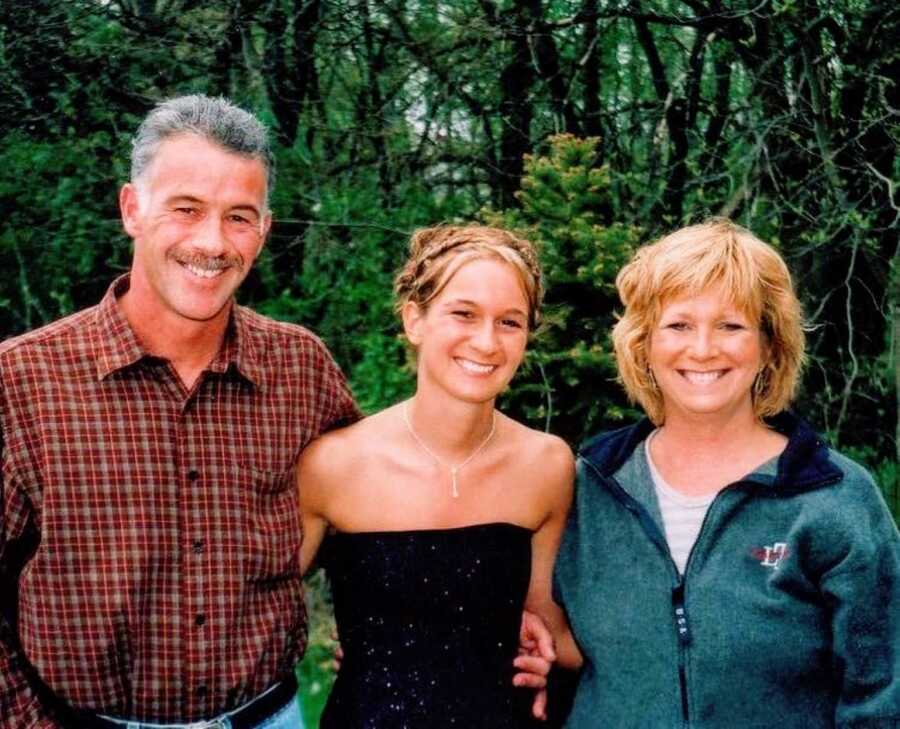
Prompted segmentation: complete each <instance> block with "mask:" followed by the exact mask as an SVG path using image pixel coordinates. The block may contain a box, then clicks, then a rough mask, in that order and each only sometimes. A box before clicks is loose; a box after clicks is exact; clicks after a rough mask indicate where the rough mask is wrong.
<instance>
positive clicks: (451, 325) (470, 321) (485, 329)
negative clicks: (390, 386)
mask: <svg viewBox="0 0 900 729" xmlns="http://www.w3.org/2000/svg"><path fill="white" fill-rule="evenodd" d="M403 324H404V328H405V330H406V336H407V337H408V339H409V341H410V342H411V343H412V345H413V346H414V347H416V350H417V360H418V387H419V390H420V391H422V390H425V389H431V388H437V389H440V390H443V391H444V392H445V393H447V394H449V395H450V396H451V397H454V398H457V399H460V400H465V401H467V402H473V403H474V402H478V403H481V402H488V401H491V400H493V399H494V398H495V397H496V396H497V395H498V394H499V393H500V392H502V391H503V390H504V388H505V387H506V386H507V385H508V384H509V381H510V380H511V379H512V377H513V375H514V374H515V372H516V369H517V368H518V366H519V364H520V363H521V362H522V357H523V356H524V354H525V345H526V343H527V340H528V301H527V298H526V296H525V291H524V288H523V286H522V282H521V279H520V277H519V274H518V272H517V271H516V269H515V268H513V266H511V265H510V264H508V263H506V262H503V261H500V260H497V259H495V258H478V259H475V260H472V261H469V262H468V263H465V264H464V265H462V266H461V267H460V268H459V270H458V271H457V272H456V273H455V274H454V275H453V277H452V278H451V279H450V280H449V281H448V282H447V284H446V285H445V286H444V288H443V289H442V290H441V292H440V293H439V294H438V295H437V296H435V297H434V298H433V299H432V300H431V301H430V302H429V304H428V308H427V310H425V311H423V310H422V309H421V308H420V307H419V306H418V305H416V304H415V303H413V302H408V303H407V304H406V305H405V306H404V308H403Z"/></svg>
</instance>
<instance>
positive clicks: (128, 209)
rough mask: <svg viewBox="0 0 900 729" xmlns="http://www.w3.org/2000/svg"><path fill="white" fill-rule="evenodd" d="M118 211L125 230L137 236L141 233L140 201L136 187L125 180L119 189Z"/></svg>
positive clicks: (134, 236)
mask: <svg viewBox="0 0 900 729" xmlns="http://www.w3.org/2000/svg"><path fill="white" fill-rule="evenodd" d="M119 212H120V214H121V215H122V226H123V227H124V228H125V232H126V233H128V235H130V236H131V237H132V238H137V237H138V236H139V235H140V233H141V202H140V200H139V199H138V191H137V188H136V187H135V186H134V184H133V183H131V182H126V183H125V184H124V185H122V189H121V190H119Z"/></svg>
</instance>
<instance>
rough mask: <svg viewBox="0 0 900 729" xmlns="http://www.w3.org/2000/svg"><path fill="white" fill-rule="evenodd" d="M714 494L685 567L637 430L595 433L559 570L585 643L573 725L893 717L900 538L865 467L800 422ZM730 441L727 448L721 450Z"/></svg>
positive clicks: (557, 585)
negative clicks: (667, 531)
mask: <svg viewBox="0 0 900 729" xmlns="http://www.w3.org/2000/svg"><path fill="white" fill-rule="evenodd" d="M770 425H771V426H772V427H774V428H775V429H776V430H778V431H780V432H781V433H783V434H784V435H786V436H787V437H788V439H789V441H788V445H787V447H786V449H785V451H784V452H783V453H782V455H781V456H780V457H779V459H778V461H777V463H775V462H774V461H773V462H772V463H770V464H767V466H764V467H762V468H760V469H759V470H757V471H755V472H754V473H751V474H750V475H748V476H747V477H746V478H744V479H743V480H741V481H739V482H736V483H733V484H730V485H729V486H727V487H726V488H725V489H723V490H722V491H721V492H720V493H719V494H718V495H717V496H716V498H715V500H714V502H713V503H712V505H711V506H710V508H709V511H708V513H707V516H706V519H705V521H704V523H703V526H702V528H701V530H700V534H699V536H698V538H697V542H696V544H695V546H694V548H693V550H692V552H691V554H690V557H689V558H688V562H687V565H686V567H685V574H684V576H683V577H682V576H680V575H679V574H678V570H677V569H676V567H675V564H674V562H673V561H672V558H671V556H670V554H669V549H668V546H667V544H666V540H665V537H664V532H663V528H662V520H661V517H660V513H659V507H658V505H657V501H656V495H655V492H654V488H653V483H652V480H651V477H650V473H649V470H648V466H647V459H646V454H645V452H644V443H645V440H646V437H647V435H648V434H649V433H650V432H651V431H652V429H653V425H652V424H651V423H650V422H649V421H646V420H644V421H642V422H641V423H638V424H637V425H635V426H632V427H630V428H625V429H622V430H618V431H615V432H612V433H608V434H604V435H601V436H599V437H597V438H595V439H593V440H592V441H589V442H588V443H587V445H586V446H585V448H584V449H583V450H582V451H581V453H580V454H579V459H578V476H577V484H576V494H575V502H574V504H573V506H572V511H571V513H570V516H569V521H568V525H567V527H566V531H565V534H564V536H563V541H562V545H561V547H560V551H559V556H558V557H557V562H556V569H555V574H554V593H555V597H556V599H557V601H558V602H559V603H560V604H562V605H563V607H564V609H565V611H566V613H567V615H568V618H569V622H570V625H571V627H572V632H573V634H574V635H575V639H576V641H577V642H578V644H579V646H580V648H581V651H582V653H583V654H584V659H585V660H584V668H583V670H582V673H581V677H580V681H579V684H578V688H577V691H576V695H575V701H574V705H573V708H572V712H571V714H570V716H569V720H568V722H567V724H566V727H567V729H603V728H604V727H610V728H612V729H628V728H629V727H635V728H637V727H641V728H643V727H647V728H652V729H668V728H675V727H679V728H684V727H692V728H695V729H701V728H702V729H714V728H715V729H751V728H753V727H759V729H763V728H765V729H792V728H794V727H796V728H797V729H800V728H802V729H818V728H822V727H847V728H850V727H879V728H881V727H900V535H898V532H897V528H896V526H895V524H894V521H893V519H892V517H891V515H890V513H889V512H888V509H887V507H886V505H885V503H884V500H883V498H882V497H881V494H880V492H879V490H878V488H877V486H876V485H875V483H874V482H873V480H872V478H871V477H870V476H869V474H868V473H867V472H866V471H865V470H864V469H863V468H861V467H860V466H859V465H857V464H856V463H854V462H853V461H851V460H849V459H848V458H845V457H843V456H841V455H840V454H839V453H836V452H835V451H833V450H830V449H829V448H828V447H827V446H826V445H825V444H824V443H823V442H822V441H821V439H820V438H819V437H818V436H816V434H815V433H814V432H813V431H812V430H811V429H810V428H809V427H808V426H807V425H806V424H805V423H804V422H803V421H801V420H799V419H797V418H795V417H794V416H792V415H790V414H787V413H783V414H781V415H779V416H777V417H776V418H774V419H773V420H772V421H771V422H770ZM727 455H728V454H727V453H723V454H722V456H723V458H727Z"/></svg>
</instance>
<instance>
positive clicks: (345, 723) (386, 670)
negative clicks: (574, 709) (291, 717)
mask: <svg viewBox="0 0 900 729" xmlns="http://www.w3.org/2000/svg"><path fill="white" fill-rule="evenodd" d="M324 549H325V553H324V554H323V562H324V564H325V568H326V570H327V572H328V575H329V578H330V580H331V585H332V593H333V596H334V612H335V616H336V618H337V624H338V632H339V635H340V641H341V646H342V647H343V649H344V660H343V663H342V664H341V670H340V672H339V673H338V677H337V681H336V682H335V684H334V688H333V689H332V691H331V695H330V697H329V699H328V703H327V705H326V707H325V711H324V713H323V715H322V720H321V723H320V727H321V729H444V728H445V727H458V728H459V729H471V728H474V727H491V729H505V728H507V727H510V728H511V727H516V728H518V727H528V726H534V725H535V724H533V723H532V722H531V720H530V718H529V717H530V706H531V700H532V698H533V694H532V692H531V691H530V690H528V689H521V688H515V687H514V686H513V685H512V676H513V672H514V669H513V665H512V661H513V658H514V657H515V656H516V653H517V648H518V643H519V624H520V622H521V617H522V606H523V603H524V601H525V595H526V593H527V591H528V581H529V578H530V574H531V532H530V531H529V530H528V529H526V528H524V527H521V526H516V525H513V524H501V523H495V524H479V525H474V526H465V527H459V528H455V529H430V530H417V531H400V532H361V533H343V532H342V533H338V534H336V535H334V536H331V537H329V538H328V540H327V541H326V544H325V547H324Z"/></svg>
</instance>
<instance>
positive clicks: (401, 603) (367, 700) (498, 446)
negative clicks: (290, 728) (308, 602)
mask: <svg viewBox="0 0 900 729" xmlns="http://www.w3.org/2000/svg"><path fill="white" fill-rule="evenodd" d="M395 290H396V296H397V309H398V311H399V313H400V315H401V318H402V321H403V329H404V332H405V334H406V338H407V339H408V340H409V342H410V344H411V345H412V347H413V349H414V353H415V358H416V372H417V384H416V392H415V395H413V397H411V398H410V399H409V400H406V401H405V402H401V403H399V404H398V405H395V406H393V407H390V408H388V409H386V410H384V411H382V412H380V413H378V414H376V415H373V416H372V417H369V418H366V419H364V420H362V421H360V422H359V423H357V424H355V425H353V426H350V427H349V428H346V429H344V430H339V431H335V432H333V433H330V434H328V435H326V436H323V437H322V438H320V439H319V440H317V441H316V442H315V443H313V444H312V445H311V446H309V447H307V448H306V449H305V450H304V452H303V456H302V461H301V463H300V469H299V474H298V482H299V490H300V491H299V492H300V501H301V513H302V515H303V532H304V538H303V547H302V555H301V561H302V569H304V570H305V569H307V567H308V566H309V564H310V562H311V561H312V559H313V557H314V555H315V554H316V551H317V550H318V548H319V545H320V544H322V541H323V539H325V537H326V533H328V532H331V535H330V536H328V538H327V540H326V545H325V547H324V548H323V556H322V560H321V561H322V563H323V564H324V565H325V567H326V571H327V573H328V576H329V578H330V580H331V583H332V590H333V597H334V608H335V616H336V618H337V624H338V631H339V635H340V641H341V645H342V647H343V651H344V658H343V661H342V665H341V668H340V671H339V673H338V677H337V681H336V683H335V685H334V688H333V690H332V693H331V696H330V697H329V700H328V704H327V706H326V709H325V713H324V714H323V717H322V723H321V726H322V727H323V729H325V728H328V727H340V729H361V728H362V727H372V728H373V729H398V728H401V727H410V728H412V729H417V728H420V727H422V728H424V727H428V728H429V729H432V728H435V729H437V728H440V727H451V726H457V727H460V728H462V727H492V729H502V728H503V727H510V728H512V727H523V726H527V725H528V724H529V723H530V704H531V698H532V697H531V694H530V693H529V692H523V691H522V690H521V689H518V688H514V687H513V672H514V669H513V663H514V659H515V661H516V665H517V666H519V668H520V669H526V670H528V671H530V672H531V673H539V672H540V671H538V670H537V669H536V668H535V665H534V664H533V663H529V657H528V656H524V657H519V658H516V654H517V648H518V643H519V627H520V620H521V617H522V610H523V608H524V607H525V606H526V605H527V606H528V608H529V610H531V611H533V612H535V613H537V614H539V615H541V616H542V617H544V619H545V620H547V621H548V622H549V623H551V624H556V623H559V622H560V621H561V614H560V612H559V610H558V609H557V608H555V606H554V605H553V604H552V602H551V600H550V577H551V572H552V565H553V559H554V556H555V554H556V549H557V545H558V543H559V538H560V534H561V532H562V528H563V524H564V521H565V513H566V510H567V508H568V505H569V502H570V500H571V484H572V479H573V475H574V463H573V459H572V454H571V451H570V450H569V448H568V446H566V444H565V443H564V442H563V441H561V440H560V439H558V438H556V437H553V436H550V435H547V434H545V433H541V432H537V431H534V430H531V429H529V428H527V427H525V426H524V425H522V424H520V423H518V422H516V421H514V420H512V419H510V418H508V417H506V416H505V415H503V414H502V413H500V412H498V411H497V410H496V409H495V407H494V403H495V399H496V397H497V396H498V395H499V394H500V393H501V392H502V391H503V390H504V389H505V388H506V386H507V385H508V384H509V381H510V380H511V379H512V377H513V375H514V374H515V372H516V369H517V368H518V366H519V364H520V363H521V361H522V357H523V355H524V353H525V346H526V343H527V341H528V337H529V334H530V333H531V332H532V331H534V328H535V327H536V325H537V323H538V320H539V316H540V303H541V296H542V290H541V273H540V269H539V266H538V263H537V256H536V255H535V251H534V249H533V248H532V246H531V244H530V243H529V242H528V241H526V240H523V239H521V238H518V237H516V236H514V235H512V234H511V233H508V232H506V231H503V230H499V229H496V228H487V227H480V226H464V227H440V228H429V229H425V230H420V231H418V232H416V234H415V235H414V236H413V238H412V241H411V244H410V257H409V260H408V262H407V263H406V265H405V266H404V268H403V269H402V271H401V272H400V274H399V275H398V276H397V280H396V285H395ZM527 678H528V677H527V676H524V675H523V676H522V677H521V679H520V680H525V679H527Z"/></svg>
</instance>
